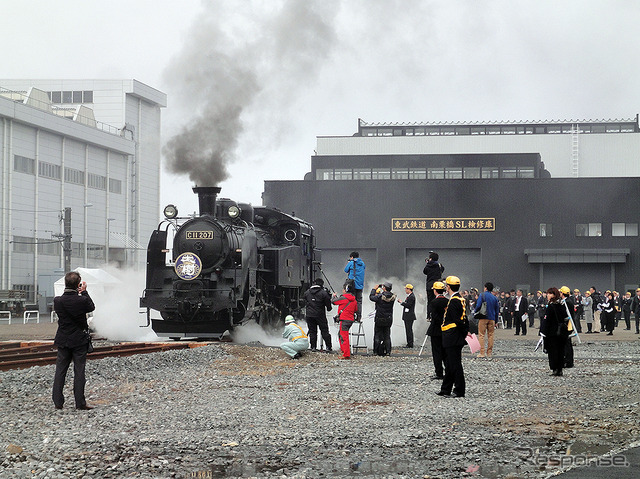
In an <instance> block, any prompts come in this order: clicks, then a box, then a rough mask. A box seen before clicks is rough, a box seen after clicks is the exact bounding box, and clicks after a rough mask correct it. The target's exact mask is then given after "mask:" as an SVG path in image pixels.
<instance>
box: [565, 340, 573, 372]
mask: <svg viewBox="0 0 640 479" xmlns="http://www.w3.org/2000/svg"><path fill="white" fill-rule="evenodd" d="M564 367H565V368H572V367H573V343H572V342H571V336H569V337H568V338H567V339H566V340H565V343H564Z"/></svg>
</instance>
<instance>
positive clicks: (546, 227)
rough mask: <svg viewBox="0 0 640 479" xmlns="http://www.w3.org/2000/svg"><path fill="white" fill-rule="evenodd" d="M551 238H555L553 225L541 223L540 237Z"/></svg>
mask: <svg viewBox="0 0 640 479" xmlns="http://www.w3.org/2000/svg"><path fill="white" fill-rule="evenodd" d="M549 236H553V229H552V228H551V223H540V237H543V238H547V237H549Z"/></svg>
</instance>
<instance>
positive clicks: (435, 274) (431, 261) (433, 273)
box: [422, 251, 444, 319]
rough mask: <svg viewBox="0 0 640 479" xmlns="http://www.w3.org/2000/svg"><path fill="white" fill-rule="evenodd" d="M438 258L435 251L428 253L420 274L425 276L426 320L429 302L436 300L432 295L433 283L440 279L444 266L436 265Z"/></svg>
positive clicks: (428, 315) (428, 316)
mask: <svg viewBox="0 0 640 479" xmlns="http://www.w3.org/2000/svg"><path fill="white" fill-rule="evenodd" d="M438 259H440V256H439V255H438V253H436V252H435V251H429V256H428V257H427V258H426V259H425V262H426V264H425V265H424V269H423V270H422V272H423V273H424V274H425V275H426V276H427V319H431V306H430V305H431V301H433V300H434V299H435V298H436V295H435V294H434V293H433V283H435V282H436V281H440V280H441V279H442V273H444V266H442V265H441V264H440V263H438Z"/></svg>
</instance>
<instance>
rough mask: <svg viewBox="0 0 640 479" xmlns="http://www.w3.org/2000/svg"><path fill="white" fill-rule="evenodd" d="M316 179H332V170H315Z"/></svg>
mask: <svg viewBox="0 0 640 479" xmlns="http://www.w3.org/2000/svg"><path fill="white" fill-rule="evenodd" d="M316 180H333V170H316Z"/></svg>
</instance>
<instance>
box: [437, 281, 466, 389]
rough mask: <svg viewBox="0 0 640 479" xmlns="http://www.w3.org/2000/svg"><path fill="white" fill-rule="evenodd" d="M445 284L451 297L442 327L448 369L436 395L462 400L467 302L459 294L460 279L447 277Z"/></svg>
mask: <svg viewBox="0 0 640 479" xmlns="http://www.w3.org/2000/svg"><path fill="white" fill-rule="evenodd" d="M445 284H446V286H447V292H448V293H449V295H450V296H451V297H450V298H449V304H448V305H447V309H446V311H445V314H444V320H443V322H442V326H441V327H440V329H441V330H442V347H443V348H444V349H445V351H446V352H445V358H446V367H445V371H444V379H443V380H442V386H441V388H440V391H439V392H437V393H436V394H437V395H438V396H445V397H454V398H460V397H464V396H465V394H466V383H465V379H464V370H463V369H462V348H463V346H464V345H465V344H466V337H467V332H468V331H469V320H468V319H467V314H466V310H467V308H466V304H465V302H466V301H465V299H464V298H463V297H462V296H461V295H460V293H459V292H458V291H459V290H460V278H458V277H457V276H447V279H446V280H445ZM452 388H453V389H452Z"/></svg>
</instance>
